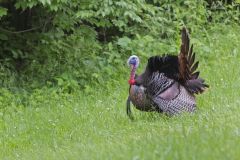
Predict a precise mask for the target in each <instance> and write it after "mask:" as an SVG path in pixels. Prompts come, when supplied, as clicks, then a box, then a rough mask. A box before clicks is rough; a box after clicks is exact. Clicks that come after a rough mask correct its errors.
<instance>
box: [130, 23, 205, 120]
mask: <svg viewBox="0 0 240 160" xmlns="http://www.w3.org/2000/svg"><path fill="white" fill-rule="evenodd" d="M181 35H182V44H181V48H180V53H179V55H178V56H175V55H163V56H153V57H150V58H149V59H148V63H147V66H146V69H145V71H144V72H143V73H142V74H141V75H139V76H136V75H135V72H136V69H137V67H138V65H139V59H138V57H137V56H135V55H133V56H131V57H130V58H129V59H128V64H129V65H130V66H131V75H130V80H129V81H128V82H129V84H130V88H129V97H128V100H127V114H128V115H129V116H130V118H132V115H131V110H130V102H132V103H133V105H134V106H135V107H136V108H137V109H139V110H141V111H157V112H163V113H166V114H167V115H176V114H179V113H182V112H190V113H191V112H194V111H195V109H196V101H195V94H199V93H202V92H204V91H205V90H206V88H208V87H209V86H208V85H207V84H205V83H204V80H203V79H201V78H199V73H200V72H198V71H196V70H197V68H198V62H196V63H195V62H194V61H195V53H193V45H191V47H190V39H189V34H188V32H187V29H186V28H183V29H182V31H181Z"/></svg>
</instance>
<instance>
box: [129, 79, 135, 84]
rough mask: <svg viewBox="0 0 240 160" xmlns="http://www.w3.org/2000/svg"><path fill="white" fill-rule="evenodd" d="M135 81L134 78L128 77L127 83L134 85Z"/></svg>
mask: <svg viewBox="0 0 240 160" xmlns="http://www.w3.org/2000/svg"><path fill="white" fill-rule="evenodd" d="M135 82H136V81H135V79H129V80H128V83H129V84H130V85H134V84H135Z"/></svg>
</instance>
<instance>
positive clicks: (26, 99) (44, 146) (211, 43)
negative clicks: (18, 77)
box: [0, 24, 240, 160]
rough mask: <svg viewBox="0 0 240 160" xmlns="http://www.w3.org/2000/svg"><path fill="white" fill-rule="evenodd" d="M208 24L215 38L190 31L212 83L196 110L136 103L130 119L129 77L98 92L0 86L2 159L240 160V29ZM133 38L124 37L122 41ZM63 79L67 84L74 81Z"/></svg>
mask: <svg viewBox="0 0 240 160" xmlns="http://www.w3.org/2000/svg"><path fill="white" fill-rule="evenodd" d="M207 31H208V32H207V33H208V37H207V36H206V35H204V34H200V31H199V32H194V33H192V34H191V40H192V41H193V43H194V44H195V46H194V47H195V48H194V50H195V51H197V54H196V56H197V57H196V58H197V59H198V60H199V61H200V66H199V67H200V71H201V76H202V77H203V78H205V79H206V81H207V83H208V84H210V88H209V90H208V91H207V92H206V93H204V94H203V95H198V96H196V98H197V104H198V110H197V112H196V113H195V114H193V115H192V114H191V115H189V114H187V115H180V116H176V117H171V118H169V117H166V116H164V115H162V114H159V113H149V112H147V113H146V112H140V111H138V110H136V109H133V112H134V116H135V120H134V121H131V120H130V119H129V118H128V117H127V115H126V112H125V100H126V97H127V94H128V85H127V81H126V79H125V78H124V76H122V77H121V76H120V77H118V78H117V80H118V83H116V84H115V85H111V87H110V88H109V89H108V90H107V89H106V88H105V87H101V88H94V91H95V92H94V93H92V94H86V93H83V92H81V91H79V90H77V91H75V92H71V94H69V93H66V91H63V90H61V89H59V90H56V89H54V88H49V87H42V88H41V89H34V90H32V92H31V93H29V92H25V91H24V90H18V91H16V93H15V94H13V93H11V92H10V91H9V90H7V89H0V95H1V96H0V150H1V152H0V159H7V160H11V159H14V160H15V159H24V160H28V159H30V160H35V159H36V160H37V159H49V160H51V159H57V160H58V159H73V160H75V159H76V160H78V159H86V160H88V159H114V160H115V159H116V160H118V159H119V160H122V159H156V160H159V159H160V160H161V159H163V160H172V159H184V160H185V159H186V160H188V159H199V160H206V159H207V160H208V159H209V160H214V159H220V160H222V159H223V160H225V159H233V160H235V159H239V156H240V152H239V150H240V141H239V136H240V128H239V123H240V119H239V113H240V107H239V104H240V100H239V96H240V92H238V91H237V89H238V88H240V83H238V82H239V81H240V76H239V74H240V70H239V61H240V55H239V54H238V53H239V51H240V46H239V45H238V44H239V43H240V38H239V34H238V33H239V32H240V28H239V26H237V25H231V26H230V25H222V24H217V25H212V26H211V27H209V28H208V30H207ZM219 33H221V34H219ZM146 39H147V40H146V41H148V42H149V43H150V42H152V41H151V39H148V38H146ZM123 41H126V42H123ZM124 43H126V44H124ZM131 43H133V44H134V43H135V42H130V41H129V40H127V39H126V38H125V39H122V40H121V41H120V43H119V45H125V47H126V46H128V45H130V44H131ZM111 49H112V46H111V45H110V44H109V48H108V50H109V51H110V52H111V53H112V52H113V51H112V50H111ZM105 54H107V53H105ZM226 62H227V63H226ZM62 78H63V79H71V78H69V77H68V75H62ZM119 79H120V80H119ZM60 81H61V80H60ZM59 83H60V84H59V85H63V87H66V84H67V81H65V82H63V83H62V82H59Z"/></svg>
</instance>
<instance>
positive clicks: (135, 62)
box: [128, 55, 139, 68]
mask: <svg viewBox="0 0 240 160" xmlns="http://www.w3.org/2000/svg"><path fill="white" fill-rule="evenodd" d="M128 65H129V66H134V67H136V68H137V67H138V65H139V58H138V57H137V56H135V55H132V56H130V57H129V58H128Z"/></svg>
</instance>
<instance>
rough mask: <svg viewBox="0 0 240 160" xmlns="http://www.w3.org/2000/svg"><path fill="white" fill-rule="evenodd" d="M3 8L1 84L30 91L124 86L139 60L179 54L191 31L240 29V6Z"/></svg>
mask: <svg viewBox="0 0 240 160" xmlns="http://www.w3.org/2000/svg"><path fill="white" fill-rule="evenodd" d="M0 3H1V5H2V7H1V8H0V21H1V24H0V52H1V56H0V61H1V66H0V74H1V75H2V81H1V85H2V86H5V87H7V88H10V87H13V86H14V84H15V87H21V86H22V87H25V88H28V89H34V88H39V87H42V86H45V85H47V86H51V87H57V88H60V89H62V90H63V91H65V92H72V91H74V90H76V89H77V88H78V86H79V87H80V88H82V89H85V90H89V88H91V86H92V85H94V86H96V85H99V84H100V85H104V86H108V85H110V84H111V83H112V82H114V81H117V79H118V77H119V75H121V74H122V73H125V62H126V61H125V59H127V57H128V56H129V55H131V54H138V55H140V56H141V57H143V59H146V58H147V57H149V56H150V55H153V54H162V53H177V52H178V46H179V43H180V41H179V30H180V28H181V27H182V26H183V25H186V26H187V27H188V28H189V29H190V31H194V32H195V31H198V30H202V31H205V28H207V27H208V26H209V24H213V23H225V24H230V23H235V24H238V23H239V14H240V13H239V5H238V4H237V3H235V2H232V1H231V3H230V2H228V3H224V2H221V1H204V0H201V1H194V0H187V1H186V0H179V1H173V0H164V1H158V0H121V1H113V0H100V1H99V0H92V1H85V0H71V1H68V0H51V1H50V0H13V1H6V0H4V1H1V2H0ZM205 33H206V31H205V32H203V34H205ZM176 40H177V42H176ZM143 61H144V60H143ZM16 84H17V85H16Z"/></svg>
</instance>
